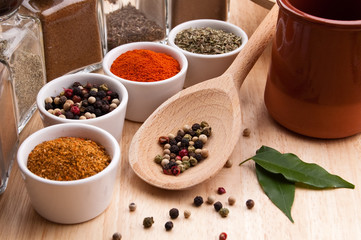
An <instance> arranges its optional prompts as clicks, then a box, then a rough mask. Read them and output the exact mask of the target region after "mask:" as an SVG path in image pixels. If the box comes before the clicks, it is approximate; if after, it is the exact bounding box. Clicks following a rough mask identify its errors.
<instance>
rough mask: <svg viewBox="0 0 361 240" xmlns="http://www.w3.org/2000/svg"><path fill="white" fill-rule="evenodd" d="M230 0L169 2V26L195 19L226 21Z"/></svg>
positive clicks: (170, 0) (178, 0)
mask: <svg viewBox="0 0 361 240" xmlns="http://www.w3.org/2000/svg"><path fill="white" fill-rule="evenodd" d="M229 2H230V0H169V11H168V12H169V18H168V19H169V20H168V21H169V25H170V27H171V28H173V27H175V26H177V25H178V24H180V23H182V22H186V21H190V20H195V19H216V20H223V21H226V20H227V19H228V15H229Z"/></svg>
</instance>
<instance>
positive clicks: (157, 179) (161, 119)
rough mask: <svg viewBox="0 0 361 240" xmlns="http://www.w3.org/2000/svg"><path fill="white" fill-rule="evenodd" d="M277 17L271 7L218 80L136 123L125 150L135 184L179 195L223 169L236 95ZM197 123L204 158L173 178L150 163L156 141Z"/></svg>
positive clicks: (234, 131) (237, 115)
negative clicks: (203, 131)
mask: <svg viewBox="0 0 361 240" xmlns="http://www.w3.org/2000/svg"><path fill="white" fill-rule="evenodd" d="M277 13H278V7H277V6H276V5H275V7H273V9H272V10H271V11H270V13H269V14H268V15H267V16H266V18H265V20H264V21H263V22H262V23H261V25H260V26H259V27H258V28H257V30H256V31H255V32H254V34H253V36H252V37H251V38H250V40H249V41H248V43H247V44H246V46H245V47H244V49H243V50H242V51H241V52H240V53H239V54H238V56H237V57H236V59H235V61H234V62H233V63H232V65H231V66H230V67H229V68H228V69H227V71H226V72H225V73H224V74H223V75H222V76H219V77H217V78H213V79H211V80H207V81H204V82H201V83H199V84H196V85H193V86H192V87H189V88H186V89H184V90H182V91H180V92H179V93H177V94H176V95H174V96H173V97H171V98H169V99H168V100H167V101H165V102H164V103H163V104H162V105H160V106H159V107H158V108H157V109H156V110H155V111H154V112H153V113H152V114H151V115H150V116H149V118H148V119H147V120H146V121H145V122H144V123H143V124H142V126H141V127H140V128H139V129H138V131H137V132H136V133H135V135H134V137H133V139H132V142H131V145H130V149H129V163H130V166H131V167H132V169H133V170H134V172H135V173H136V174H137V175H138V176H139V177H140V178H141V179H143V180H144V181H146V182H147V183H149V184H151V185H153V186H156V187H159V188H163V189H170V190H180V189H186V188H190V187H192V186H195V185H197V184H199V183H201V182H204V181H206V180H208V179H210V178H212V177H213V176H215V175H216V174H217V172H218V171H220V170H221V169H222V168H223V166H224V164H225V163H226V161H227V159H228V158H229V156H230V155H231V154H232V152H233V149H234V147H235V145H236V144H237V142H238V139H239V136H240V133H241V127H242V126H241V122H242V121H241V120H242V119H241V109H240V102H239V93H238V90H239V88H240V87H241V85H242V83H243V81H244V79H245V78H246V76H247V74H248V72H249V71H250V70H251V68H252V67H253V65H254V63H255V62H256V61H257V59H258V57H259V56H260V55H261V54H262V52H263V50H264V49H265V48H266V46H267V45H268V43H269V41H270V40H271V38H272V37H273V34H274V32H275V23H276V18H277ZM201 121H206V122H208V123H209V125H210V126H211V127H212V136H211V137H210V138H209V141H207V143H206V145H205V147H206V148H207V149H208V150H209V157H208V158H206V159H205V160H203V161H202V162H200V163H199V164H197V166H195V167H192V168H189V169H188V170H187V171H184V172H183V173H181V174H180V175H178V176H173V175H166V174H164V173H163V172H162V168H161V166H159V164H156V163H155V162H154V161H153V159H154V157H155V156H156V155H157V154H160V153H162V147H161V146H160V145H159V144H158V138H159V137H160V136H163V135H167V134H169V133H176V132H177V130H178V129H179V128H181V127H182V126H184V125H185V124H188V125H191V124H193V123H196V122H198V123H200V122H201Z"/></svg>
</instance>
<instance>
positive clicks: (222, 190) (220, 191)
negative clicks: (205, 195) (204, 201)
mask: <svg viewBox="0 0 361 240" xmlns="http://www.w3.org/2000/svg"><path fill="white" fill-rule="evenodd" d="M217 192H218V194H225V193H226V189H224V187H219V188H218V190H217Z"/></svg>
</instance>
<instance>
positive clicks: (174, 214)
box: [169, 208, 179, 219]
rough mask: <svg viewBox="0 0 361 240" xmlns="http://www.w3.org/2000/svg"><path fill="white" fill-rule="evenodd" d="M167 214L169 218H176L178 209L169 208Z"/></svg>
mask: <svg viewBox="0 0 361 240" xmlns="http://www.w3.org/2000/svg"><path fill="white" fill-rule="evenodd" d="M169 216H170V218H171V219H176V218H177V217H178V216H179V211H178V209H176V208H172V209H171V210H169Z"/></svg>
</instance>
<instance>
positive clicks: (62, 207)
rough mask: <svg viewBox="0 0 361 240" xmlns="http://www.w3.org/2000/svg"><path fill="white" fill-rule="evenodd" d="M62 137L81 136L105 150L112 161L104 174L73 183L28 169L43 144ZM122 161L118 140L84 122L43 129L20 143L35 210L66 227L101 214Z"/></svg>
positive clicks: (22, 166) (20, 156)
mask: <svg viewBox="0 0 361 240" xmlns="http://www.w3.org/2000/svg"><path fill="white" fill-rule="evenodd" d="M59 137H82V138H87V139H91V140H93V141H95V142H97V143H98V144H101V145H102V146H104V147H105V149H106V151H107V153H108V154H109V155H110V157H111V158H112V160H111V162H110V164H109V165H108V166H107V167H106V168H105V169H104V170H103V171H101V172H99V173H97V174H96V175H93V176H91V177H88V178H84V179H79V180H74V181H55V180H48V179H45V178H42V177H39V176H37V175H35V174H33V173H32V172H30V170H29V169H28V168H27V160H28V155H29V153H30V152H31V151H32V150H33V149H34V147H35V146H36V145H38V144H40V143H42V142H44V141H49V140H53V139H56V138H59ZM119 161H120V147H119V144H118V142H117V140H116V139H115V138H114V137H113V136H112V135H111V134H109V133H108V132H107V131H105V130H103V129H101V128H98V127H94V126H91V125H87V124H82V123H66V124H57V125H53V126H50V127H47V128H43V129H41V130H39V131H37V132H35V133H33V134H32V135H31V136H29V137H28V138H27V139H25V140H24V142H23V143H22V144H21V146H20V147H19V150H18V155H17V162H18V165H19V168H20V171H21V173H22V177H23V178H24V181H25V187H26V189H27V192H28V195H29V197H30V201H31V204H32V206H33V208H34V209H35V210H36V212H38V213H39V214H40V215H41V216H43V217H44V218H46V219H48V220H50V221H53V222H57V223H63V224H73V223H80V222H84V221H87V220H90V219H92V218H94V217H96V216H98V215H99V214H101V213H102V212H103V211H104V210H105V209H106V208H107V207H108V206H109V204H110V202H111V199H112V195H113V187H114V184H115V181H116V176H117V172H118V167H119Z"/></svg>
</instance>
